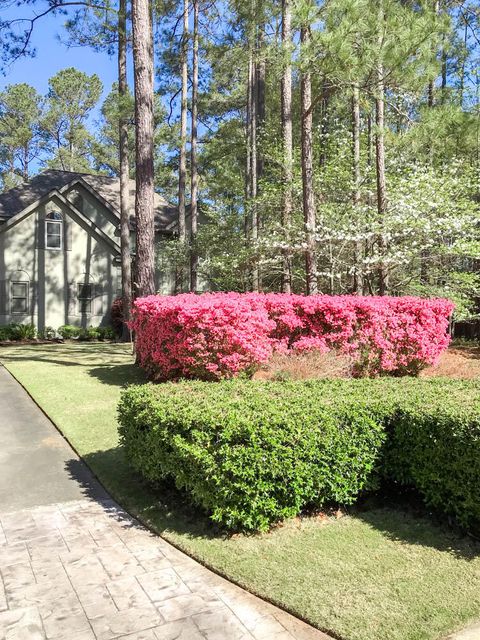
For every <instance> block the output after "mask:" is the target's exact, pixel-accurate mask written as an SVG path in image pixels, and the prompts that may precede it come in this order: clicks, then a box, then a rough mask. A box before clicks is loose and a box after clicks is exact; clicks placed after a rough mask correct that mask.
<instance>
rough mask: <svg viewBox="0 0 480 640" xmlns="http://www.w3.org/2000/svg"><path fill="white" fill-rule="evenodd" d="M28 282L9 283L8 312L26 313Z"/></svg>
mask: <svg viewBox="0 0 480 640" xmlns="http://www.w3.org/2000/svg"><path fill="white" fill-rule="evenodd" d="M28 289H29V283H28V282H11V283H10V310H11V313H12V314H15V313H21V314H25V313H28Z"/></svg>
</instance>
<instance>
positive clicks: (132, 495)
mask: <svg viewBox="0 0 480 640" xmlns="http://www.w3.org/2000/svg"><path fill="white" fill-rule="evenodd" d="M84 460H85V462H86V464H87V465H88V466H89V467H90V469H91V470H92V471H93V473H94V474H95V475H96V476H97V477H98V478H99V480H100V481H101V483H102V484H103V486H104V487H105V488H106V489H107V491H108V492H109V494H110V495H111V497H113V498H114V499H115V500H116V501H117V502H118V503H119V504H120V505H121V506H123V507H124V508H125V509H126V510H127V511H128V512H129V513H130V514H132V515H133V516H135V517H137V518H139V519H140V520H141V521H142V522H144V523H145V524H147V525H148V526H149V527H151V528H152V529H154V530H155V531H156V532H157V533H159V534H160V535H164V534H166V535H167V537H168V533H169V532H171V533H174V534H177V535H182V536H186V537H188V538H191V539H194V538H203V539H210V540H213V539H227V538H229V537H230V534H229V533H228V532H226V531H225V530H222V529H221V528H219V527H218V526H216V525H215V524H214V523H212V522H211V521H210V520H209V518H208V517H207V515H206V514H205V513H204V512H202V511H201V510H200V509H198V508H196V507H194V506H192V504H191V503H190V502H189V499H188V497H187V496H186V495H185V494H183V493H181V492H180V491H178V490H177V489H176V488H175V487H174V486H172V484H169V483H164V484H158V485H155V486H153V485H152V484H149V483H147V482H146V481H145V480H143V479H142V478H141V477H140V476H139V475H138V474H136V473H135V472H134V471H133V470H132V469H131V468H130V466H129V465H128V462H127V460H126V459H125V456H124V451H123V449H122V447H120V446H119V447H115V448H113V449H109V450H107V451H97V452H95V453H91V454H88V455H86V456H84ZM66 466H67V470H68V472H69V474H70V476H71V477H72V478H74V479H75V481H76V482H78V484H79V485H80V486H81V487H82V489H83V492H84V494H85V496H86V497H88V498H92V499H94V500H98V499H99V498H98V495H99V483H98V482H97V481H96V479H95V478H93V477H92V476H91V475H90V474H87V476H85V473H84V471H83V470H82V466H83V464H82V463H81V462H79V461H78V460H70V461H68V462H67V464H66ZM100 495H101V494H100ZM351 517H353V518H356V519H359V520H362V521H363V522H364V523H366V524H367V525H368V526H369V527H371V528H372V529H375V530H377V531H380V532H381V533H382V535H384V536H385V537H387V538H389V539H390V540H392V541H393V542H395V543H400V544H408V545H420V546H425V547H432V548H434V549H436V550H438V551H441V552H444V553H449V554H452V555H454V556H455V557H457V558H459V559H462V560H467V561H470V560H474V559H475V558H477V557H478V556H479V555H480V544H479V543H478V542H477V541H475V540H473V539H472V538H469V537H467V536H466V535H464V534H462V533H461V532H459V531H457V530H455V529H453V528H451V527H449V526H448V525H447V524H441V523H440V522H439V520H438V518H437V517H435V516H432V515H430V514H428V513H427V512H426V510H425V509H423V510H419V508H418V507H417V505H415V508H409V505H408V503H407V502H405V501H403V502H402V501H398V502H395V501H392V500H391V499H390V498H388V497H386V496H383V497H376V498H375V499H374V500H371V501H367V502H366V503H364V505H363V506H362V507H361V508H358V509H354V510H353V512H352V513H351ZM332 526H335V523H333V524H332ZM263 535H265V534H263ZM267 535H271V536H272V537H275V529H272V532H271V533H270V534H267ZM248 537H251V538H254V537H255V536H254V535H252V534H248Z"/></svg>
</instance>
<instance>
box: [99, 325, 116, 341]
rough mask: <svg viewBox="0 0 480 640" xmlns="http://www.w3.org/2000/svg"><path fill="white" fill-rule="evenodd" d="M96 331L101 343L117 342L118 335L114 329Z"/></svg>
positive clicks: (105, 328) (100, 328) (101, 328)
mask: <svg viewBox="0 0 480 640" xmlns="http://www.w3.org/2000/svg"><path fill="white" fill-rule="evenodd" d="M96 331H97V334H98V339H99V340H101V341H104V340H115V339H116V338H117V334H116V332H115V329H114V328H113V327H97V329H96Z"/></svg>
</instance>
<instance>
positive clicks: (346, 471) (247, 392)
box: [119, 378, 480, 532]
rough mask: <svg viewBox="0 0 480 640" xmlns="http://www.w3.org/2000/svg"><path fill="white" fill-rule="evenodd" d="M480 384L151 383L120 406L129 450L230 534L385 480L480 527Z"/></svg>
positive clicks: (344, 500)
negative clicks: (181, 491)
mask: <svg viewBox="0 0 480 640" xmlns="http://www.w3.org/2000/svg"><path fill="white" fill-rule="evenodd" d="M479 392H480V383H479V382H473V381H458V380H455V381H448V380H447V381H445V380H438V379H436V380H434V379H430V380H427V379H425V380H417V379H402V380H399V379H395V378H390V379H385V378H384V379H381V380H354V379H351V380H341V379H337V380H315V381H302V382H256V381H249V380H231V381H224V382H220V383H217V384H211V383H202V382H188V381H185V382H181V383H178V384H173V383H169V384H165V385H152V384H150V385H143V386H137V387H130V388H129V389H127V390H126V391H124V392H123V394H122V397H121V402H120V406H119V423H120V427H119V428H120V435H121V440H122V443H123V445H124V446H125V452H126V455H127V457H128V459H129V460H130V462H131V463H132V465H133V466H134V467H135V469H137V470H138V471H139V472H140V473H141V474H142V475H143V476H144V477H145V478H146V479H148V480H150V481H154V482H155V481H158V480H161V479H166V478H172V479H173V480H174V481H175V484H176V486H177V487H178V488H179V489H182V490H184V491H185V492H186V493H187V494H188V495H189V496H190V499H191V500H192V502H193V503H195V504H196V505H199V506H201V507H202V508H203V509H204V510H205V511H207V512H208V513H209V514H210V517H211V518H212V519H213V520H214V521H215V522H218V523H220V524H222V525H223V526H225V527H227V528H231V529H251V530H255V529H266V528H267V527H268V526H269V525H271V524H272V523H274V522H276V521H278V520H281V519H283V518H287V517H292V516H295V515H296V514H298V513H300V512H301V510H302V509H305V508H307V507H322V506H323V505H325V504H328V503H331V502H333V503H340V504H349V503H351V502H353V501H354V500H355V499H356V497H357V496H358V494H359V492H360V491H362V490H367V489H371V488H375V487H377V486H378V485H379V483H380V481H381V480H382V479H387V480H388V481H389V482H391V481H392V480H393V481H394V482H396V483H398V484H401V485H406V486H411V487H414V488H416V489H417V490H418V491H419V492H420V494H421V495H422V496H423V497H424V499H425V501H426V503H427V504H429V505H431V506H433V507H435V508H436V509H438V510H440V511H443V512H444V513H446V514H449V515H452V516H454V517H455V518H456V519H457V521H458V522H459V523H461V524H462V525H463V526H465V527H467V528H469V529H472V530H474V531H477V532H480V491H479V487H480V393H479Z"/></svg>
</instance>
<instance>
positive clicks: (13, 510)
mask: <svg viewBox="0 0 480 640" xmlns="http://www.w3.org/2000/svg"><path fill="white" fill-rule="evenodd" d="M72 461H73V462H74V463H75V464H74V466H75V469H76V471H75V478H73V477H72V475H71V473H69V472H68V471H67V468H69V469H71V468H72ZM85 486H88V496H89V497H88V498H86V496H85V495H84V489H82V487H85ZM0 574H1V580H0V640H40V639H45V638H49V639H52V640H111V639H112V638H124V639H127V638H128V639H129V640H294V639H296V640H328V637H327V636H326V635H325V634H323V633H321V632H319V631H316V630H314V629H312V628H311V627H309V626H308V625H305V624H303V623H302V622H300V621H299V620H297V619H296V618H293V617H292V616H290V615H288V614H286V613H285V612H283V611H281V610H279V609H277V608H276V607H273V606H272V605H269V604H267V603H265V602H263V601H262V600H260V599H258V598H256V597H254V596H253V595H251V594H249V593H247V592H245V591H243V590H242V589H240V588H239V587H236V586H235V585H232V584H231V583H229V582H228V581H227V580H224V579H223V578H220V577H219V576H217V575H216V574H214V573H212V572H210V571H209V570H208V569H206V568H205V567H203V566H201V565H200V564H198V563H197V562H195V561H194V560H192V559H191V558H189V557H188V556H186V555H185V554H183V553H181V552H180V551H178V550H177V549H175V548H174V547H172V546H171V545H170V544H168V543H167V542H166V541H164V540H163V539H162V538H159V537H158V536H155V535H153V534H152V533H150V532H149V531H147V530H146V529H145V528H144V527H142V526H141V525H140V524H139V523H138V522H137V521H136V520H134V519H133V518H131V517H130V516H129V515H128V514H126V513H125V512H124V511H123V510H122V509H121V508H120V507H119V506H118V505H117V504H116V503H115V502H114V501H113V500H111V499H110V498H109V496H108V495H107V494H106V492H105V491H104V489H103V488H102V487H101V486H100V485H99V484H98V483H97V482H96V481H95V479H94V478H93V477H92V475H91V474H90V472H89V471H88V469H87V468H86V466H85V465H84V464H83V463H82V462H81V461H79V460H78V458H77V456H76V455H75V453H74V452H73V451H72V449H71V448H70V447H69V446H68V444H67V443H66V441H65V440H64V439H63V438H62V437H61V436H60V434H59V433H58V432H57V430H56V429H55V428H54V426H53V425H52V424H51V422H50V421H49V420H48V419H47V418H46V417H45V416H44V415H43V414H42V412H41V411H40V410H39V409H38V407H37V406H36V405H35V404H34V403H33V401H32V400H31V399H30V398H29V397H28V395H27V394H26V393H25V392H24V390H23V389H22V388H21V387H20V386H19V385H18V384H17V383H16V382H15V380H14V379H13V378H12V377H11V376H10V374H9V373H8V372H7V371H6V370H5V369H4V368H3V367H1V366H0Z"/></svg>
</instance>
